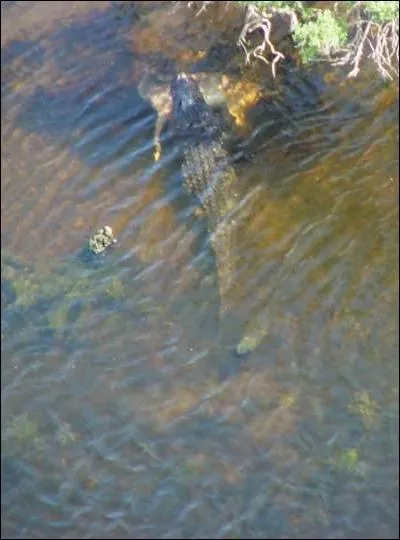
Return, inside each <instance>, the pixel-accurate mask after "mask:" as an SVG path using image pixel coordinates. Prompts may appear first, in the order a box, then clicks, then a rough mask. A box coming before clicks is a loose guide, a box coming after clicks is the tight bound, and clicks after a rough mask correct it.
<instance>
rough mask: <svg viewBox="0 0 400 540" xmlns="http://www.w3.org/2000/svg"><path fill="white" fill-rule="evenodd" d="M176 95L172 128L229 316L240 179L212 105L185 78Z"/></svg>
mask: <svg viewBox="0 0 400 540" xmlns="http://www.w3.org/2000/svg"><path fill="white" fill-rule="evenodd" d="M171 94H172V102H173V112H172V125H173V129H174V131H176V132H177V133H178V134H179V136H180V137H181V138H182V141H183V147H184V149H183V154H184V156H183V164H182V173H183V177H184V184H185V187H186V189H187V191H188V192H189V193H191V194H193V195H196V196H197V198H198V199H199V201H200V205H201V209H202V212H203V213H204V215H205V217H206V220H207V228H208V231H209V233H210V235H211V239H210V240H211V245H212V248H213V251H214V253H215V258H216V267H217V272H218V284H219V292H220V314H221V315H223V314H224V313H225V312H226V311H227V310H228V309H229V307H230V303H231V300H232V287H233V284H234V280H235V279H234V278H235V269H236V244H237V242H236V231H237V222H236V219H235V209H236V207H237V205H238V194H237V188H238V178H237V175H236V172H235V170H234V168H233V165H232V163H231V161H232V160H231V158H230V156H229V154H228V152H227V150H226V149H225V147H224V128H223V124H222V121H221V120H220V118H219V117H218V116H217V115H216V114H215V113H214V112H213V110H212V109H211V108H210V107H209V105H207V103H206V101H205V99H204V97H203V95H202V93H201V91H200V88H199V85H198V83H197V81H196V80H195V79H194V78H193V77H191V76H189V75H186V74H183V73H181V74H179V75H178V76H177V77H176V79H175V80H174V81H173V82H172V86H171Z"/></svg>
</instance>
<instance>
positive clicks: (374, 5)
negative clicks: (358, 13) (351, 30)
mask: <svg viewBox="0 0 400 540" xmlns="http://www.w3.org/2000/svg"><path fill="white" fill-rule="evenodd" d="M364 4H365V7H366V8H367V10H368V13H370V15H371V18H372V20H373V21H376V22H378V23H385V22H389V21H393V20H396V19H397V20H398V18H399V3H398V2H364Z"/></svg>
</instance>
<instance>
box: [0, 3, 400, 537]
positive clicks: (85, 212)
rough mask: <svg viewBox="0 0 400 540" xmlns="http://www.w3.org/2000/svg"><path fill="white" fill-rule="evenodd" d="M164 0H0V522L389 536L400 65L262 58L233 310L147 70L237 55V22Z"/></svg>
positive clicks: (62, 527)
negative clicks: (241, 351)
mask: <svg viewBox="0 0 400 540" xmlns="http://www.w3.org/2000/svg"><path fill="white" fill-rule="evenodd" d="M154 4H155V3H151V2H143V3H138V9H137V12H136V13H135V17H134V22H133V20H132V19H129V18H128V19H127V18H126V17H123V18H122V19H119V18H118V17H116V15H119V14H120V13H119V11H118V9H116V8H115V6H113V5H112V4H111V3H108V2H79V3H77V2H74V3H72V2H71V3H69V2H52V3H51V6H52V7H51V8H50V7H49V6H50V3H47V2H4V3H2V7H1V9H2V11H1V14H2V21H1V25H2V36H1V39H2V87H1V96H2V103H1V107H2V119H1V127H2V145H1V173H2V176H1V241H2V315H1V332H2V342H1V345H2V351H1V352H2V363H1V374H2V387H1V388H2V391H1V398H2V409H1V414H2V417H1V419H2V450H1V453H2V497H1V505H2V537H4V538H53V537H56V538H277V537H278V538H321V537H322V538H396V537H398V499H399V497H398V489H399V482H398V480H399V475H398V471H399V453H398V431H399V430H398V426H399V414H398V413H399V410H398V409H399V408H398V403H399V394H398V389H399V384H398V383H399V373H398V349H399V346H398V345H399V340H398V324H399V306H398V249H399V242H398V142H399V141H398V139H399V135H398V133H399V130H398V120H399V108H398V88H397V84H395V85H386V86H385V85H383V84H382V83H381V82H380V81H379V80H378V79H377V77H376V74H375V73H374V72H372V71H369V70H368V69H366V70H365V72H364V74H363V75H361V77H360V78H359V79H357V80H356V81H354V80H353V81H347V80H346V79H345V73H337V74H332V73H324V72H323V71H304V70H303V71H298V70H296V69H294V68H286V69H285V70H284V71H281V74H280V76H279V80H278V81H276V83H275V85H274V83H273V82H271V78H270V76H269V74H268V73H267V71H268V70H267V68H264V67H263V68H262V70H261V71H260V73H258V75H257V77H255V78H256V80H257V82H258V84H260V85H261V86H262V87H263V88H264V90H265V92H267V91H268V92H269V91H271V90H274V91H276V92H277V93H275V94H268V96H267V97H266V98H265V99H264V100H262V102H260V103H259V104H258V105H256V106H254V107H252V108H251V109H249V110H248V111H247V118H248V120H247V124H246V129H241V130H240V129H239V131H240V132H241V133H240V134H241V136H242V139H243V140H244V141H245V142H244V146H245V148H246V149H248V150H249V151H250V154H251V156H252V157H251V159H250V160H247V161H245V162H241V163H238V164H237V168H238V174H239V175H240V179H241V184H242V186H241V189H242V193H241V197H242V200H243V202H242V204H241V208H240V212H241V215H242V217H243V228H242V232H241V235H240V239H239V243H238V250H239V253H240V261H241V264H240V269H239V272H238V276H237V287H236V289H235V308H234V310H233V311H232V312H231V313H230V314H229V315H228V316H227V317H226V319H225V320H223V321H222V322H220V321H219V318H218V310H219V301H218V286H217V283H216V277H215V267H214V262H213V257H212V254H211V253H210V251H209V249H208V246H207V242H206V234H205V228H204V226H203V223H202V221H201V219H199V218H197V217H195V216H194V215H193V207H191V206H190V201H188V199H187V197H186V196H185V194H184V192H183V190H182V187H181V185H180V177H179V168H180V162H179V138H176V137H175V138H174V137H170V135H169V132H168V128H166V129H165V130H164V131H163V133H162V155H161V159H160V160H159V161H155V160H154V158H153V151H154V148H153V141H152V137H153V130H154V125H155V121H156V113H155V111H154V109H153V108H152V107H151V106H150V105H149V102H148V101H145V100H144V99H143V98H142V96H141V95H140V94H139V92H138V83H139V81H140V80H141V77H142V75H143V72H146V71H148V70H155V72H156V73H157V76H158V77H159V78H160V80H163V78H164V79H165V80H170V77H171V73H172V72H173V70H174V69H177V68H178V67H179V69H187V70H193V71H196V70H197V71H204V70H206V71H207V70H209V71H223V70H224V66H225V67H226V65H227V61H226V57H224V56H223V54H226V50H225V49H224V48H221V49H218V39H219V37H218V36H220V34H219V32H220V33H221V34H223V31H225V30H224V29H222V30H221V28H222V26H221V25H222V23H221V21H219V22H218V21H217V22H216V23H215V26H212V25H208V26H207V25H206V23H205V22H204V21H206V20H207V19H204V18H203V15H202V16H201V17H198V18H196V19H194V18H193V17H192V19H193V20H192V23H193V24H194V25H195V28H196V30H195V35H196V40H197V41H196V40H194V37H193V34H191V33H190V32H193V27H192V26H190V25H189V26H188V25H187V20H188V12H187V11H186V8H184V7H182V5H181V7H180V8H179V9H176V10H175V13H174V16H173V18H171V14H170V11H171V9H172V8H171V6H172V3H168V2H167V3H163V2H159V3H157V4H158V5H157V8H155V7H154ZM225 19H226V17H225ZM172 20H173V21H174V23H172V22H171V21H172ZM191 29H192V30H191ZM155 30H157V32H156V31H155ZM172 36H175V38H174V39H173V37H172ZM185 36H186V38H185ZM188 36H189V37H190V39H189V37H188ZM185 39H186V41H185ZM160 41H161V42H162V43H163V48H162V52H160ZM188 43H190V45H191V48H190V51H189V52H188V50H186V49H188V48H189V46H188ZM210 46H211V48H212V50H213V51H214V50H216V51H217V52H218V54H213V55H211V56H207V55H206V56H205V57H204V56H203V57H202V58H200V56H201V55H199V58H197V57H196V54H195V52H193V51H202V50H204V49H205V48H207V47H210ZM228 48H229V47H228ZM233 50H234V51H235V48H233ZM189 53H190V54H189ZM236 53H239V54H240V51H236ZM219 55H221V56H219ZM253 73H255V72H251V73H250V72H249V71H247V72H246V77H247V78H248V79H249V78H251V76H252V74H253ZM244 132H246V133H245V135H244ZM105 224H108V225H111V226H112V227H113V229H114V230H115V232H116V235H117V237H118V244H117V246H116V247H115V248H114V249H112V250H111V251H110V253H108V254H107V256H106V257H105V258H104V259H103V260H101V262H100V264H98V265H87V264H85V263H84V262H82V261H80V260H78V258H77V254H78V253H79V251H80V249H81V248H82V246H83V245H84V243H85V242H86V241H87V239H88V238H89V237H90V235H91V234H92V233H93V231H95V230H97V229H98V228H99V227H101V226H103V225H105ZM254 333H255V334H256V335H258V336H259V340H260V344H259V346H258V347H257V348H256V349H255V350H254V351H253V352H252V353H251V354H250V355H249V356H248V357H246V359H244V360H241V359H238V357H237V356H236V355H235V353H234V349H235V346H236V345H237V343H238V342H239V341H240V339H243V336H246V335H253V334H254Z"/></svg>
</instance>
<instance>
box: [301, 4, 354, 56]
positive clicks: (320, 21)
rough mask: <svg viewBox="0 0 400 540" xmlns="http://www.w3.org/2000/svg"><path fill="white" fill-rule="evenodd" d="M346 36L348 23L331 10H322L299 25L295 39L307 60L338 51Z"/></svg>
mask: <svg viewBox="0 0 400 540" xmlns="http://www.w3.org/2000/svg"><path fill="white" fill-rule="evenodd" d="M346 38H347V25H346V23H345V22H344V21H342V20H341V19H339V18H336V17H335V16H334V14H333V13H332V12H331V11H329V10H325V11H320V12H319V13H317V14H316V16H315V18H314V19H313V20H309V21H307V22H305V23H304V24H301V25H299V26H298V27H297V28H296V31H295V39H296V41H297V43H298V45H299V46H300V52H301V55H302V58H303V60H304V61H305V62H309V61H311V60H313V59H315V58H316V57H318V56H321V55H329V54H331V53H333V52H335V51H337V50H338V49H340V48H341V46H342V45H343V44H344V43H345V41H346Z"/></svg>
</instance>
